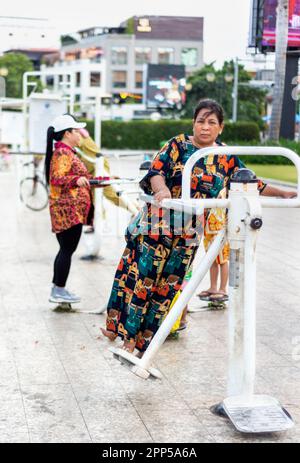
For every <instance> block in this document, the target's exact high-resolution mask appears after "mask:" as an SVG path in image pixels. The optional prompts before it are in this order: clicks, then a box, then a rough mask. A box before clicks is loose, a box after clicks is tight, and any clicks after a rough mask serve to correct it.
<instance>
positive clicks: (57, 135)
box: [45, 127, 73, 185]
mask: <svg viewBox="0 0 300 463" xmlns="http://www.w3.org/2000/svg"><path fill="white" fill-rule="evenodd" d="M72 130H73V129H66V130H62V131H61V132H54V127H49V128H48V131H47V149H46V159H45V176H46V181H47V184H48V185H49V178H50V164H51V159H52V155H53V141H54V140H55V141H61V140H62V139H63V138H64V135H65V133H66V132H72Z"/></svg>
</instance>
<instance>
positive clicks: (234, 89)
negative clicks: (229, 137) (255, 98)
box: [232, 58, 239, 122]
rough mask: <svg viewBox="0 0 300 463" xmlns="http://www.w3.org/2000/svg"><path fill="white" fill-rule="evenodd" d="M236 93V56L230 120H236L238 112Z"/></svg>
mask: <svg viewBox="0 0 300 463" xmlns="http://www.w3.org/2000/svg"><path fill="white" fill-rule="evenodd" d="M238 94H239V60H238V58H236V59H235V61H234V84H233V94H232V100H233V101H232V121H233V122H236V121H237V113H238Z"/></svg>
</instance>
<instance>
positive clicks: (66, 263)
mask: <svg viewBox="0 0 300 463" xmlns="http://www.w3.org/2000/svg"><path fill="white" fill-rule="evenodd" d="M81 232H82V224H81V223H80V224H78V225H74V227H71V228H69V229H68V230H65V231H63V232H61V233H57V234H56V238H57V241H58V242H59V245H60V250H59V253H58V254H57V256H56V258H55V261H54V276H53V284H55V285H56V286H60V287H62V288H64V287H65V286H66V282H67V279H68V276H69V272H70V268H71V260H72V255H73V254H74V252H75V251H76V249H77V246H78V243H79V240H80V237H81Z"/></svg>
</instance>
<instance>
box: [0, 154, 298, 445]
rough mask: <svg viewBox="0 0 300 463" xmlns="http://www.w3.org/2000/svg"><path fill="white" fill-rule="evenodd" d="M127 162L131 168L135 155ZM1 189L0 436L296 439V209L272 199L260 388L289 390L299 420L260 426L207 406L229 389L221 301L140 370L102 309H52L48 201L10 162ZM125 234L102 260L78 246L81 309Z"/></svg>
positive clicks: (106, 281) (75, 276) (74, 275)
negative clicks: (30, 199) (118, 345)
mask: <svg viewBox="0 0 300 463" xmlns="http://www.w3.org/2000/svg"><path fill="white" fill-rule="evenodd" d="M126 166H127V169H128V170H129V171H130V175H132V167H133V168H136V165H135V163H133V164H131V163H130V161H127V164H126ZM114 172H115V173H116V174H117V173H118V172H117V169H116V166H115V170H114ZM122 173H124V171H123V169H122ZM0 195H1V196H0V198H1V200H0V217H1V225H0V270H1V271H0V275H1V276H0V371H1V374H0V442H111V443H112V442H168V443H169V442H190V443H193V442H257V441H259V442H290V441H291V442H299V441H300V303H299V299H300V284H299V283H300V264H299V260H300V250H299V236H300V235H299V234H300V210H282V209H278V210H275V209H273V210H264V221H265V226H264V228H263V230H262V232H261V235H260V239H259V245H258V298H257V312H258V322H257V323H258V325H257V326H258V340H257V350H258V352H257V381H256V392H258V393H266V394H270V395H273V396H275V397H276V398H278V399H279V400H280V401H282V403H283V404H284V405H285V407H286V408H287V409H288V410H289V412H290V413H291V414H292V416H293V418H294V419H295V422H296V424H295V427H294V428H293V429H292V430H290V431H289V432H287V433H284V434H276V435H275V434H273V435H264V436H255V437H253V436H247V435H241V434H239V433H237V432H236V431H235V430H234V429H233V427H232V426H231V425H230V423H228V422H227V421H225V420H224V419H221V418H218V417H216V416H214V415H212V414H211V412H210V411H209V407H210V406H211V405H213V404H215V403H217V402H218V401H220V400H222V399H223V398H224V397H225V396H226V362H227V330H226V327H227V314H226V313H225V312H204V313H201V314H200V313H198V314H190V315H189V326H188V329H187V330H186V332H184V333H182V335H181V337H180V340H179V341H168V342H166V343H165V345H164V346H163V348H162V350H161V351H160V353H159V355H158V357H157V359H156V366H157V367H158V368H159V369H160V370H161V372H162V373H163V376H164V379H163V381H151V380H149V381H144V380H142V379H140V378H137V377H135V376H134V375H132V374H131V373H130V372H129V371H128V370H126V369H125V368H124V367H122V366H121V365H120V364H119V363H118V362H117V361H115V360H114V359H113V358H112V355H111V353H110V352H108V347H109V345H108V343H107V341H106V340H104V339H103V338H102V337H101V336H100V331H99V327H100V326H101V325H103V323H104V316H103V315H102V316H101V315H91V314H82V313H81V314H57V313H54V312H52V311H51V307H50V305H49V303H48V296H49V290H50V281H51V276H52V275H51V274H52V262H53V258H54V256H55V253H56V251H57V244H56V241H55V238H54V237H53V235H51V233H50V222H49V217H48V211H43V212H39V213H35V212H31V211H29V210H25V209H24V208H23V207H22V206H21V205H20V204H19V202H18V189H17V181H16V178H15V175H14V172H13V171H12V172H10V173H3V174H0ZM115 214H116V208H113V207H112V208H111V210H110V211H109V213H108V223H109V224H110V225H111V226H112V227H114V226H115V220H116V219H115ZM122 217H123V223H125V222H126V220H127V217H126V213H124V214H123V215H122ZM121 228H122V226H121ZM123 244H124V242H123V240H122V237H121V236H119V237H117V236H106V237H105V238H104V239H103V246H102V250H101V254H102V256H103V257H104V260H103V261H101V262H94V263H87V262H83V261H80V260H79V257H80V255H81V254H82V252H83V248H82V247H81V248H80V249H79V250H78V252H77V254H76V256H75V257H74V261H73V266H72V272H71V275H70V280H69V283H70V287H71V288H72V289H75V290H76V292H77V293H79V294H80V295H81V296H82V299H83V303H82V308H83V309H87V310H96V309H97V308H99V307H100V306H101V305H103V304H104V303H105V301H106V299H107V296H108V294H109V291H110V287H111V283H112V277H113V273H114V270H115V267H116V264H117V262H118V259H119V257H120V253H121V250H122V248H123ZM205 283H206V284H207V280H206V282H205ZM205 283H203V285H202V286H201V287H202V288H203V289H204V288H205V286H206V284H205ZM197 303H198V302H197V300H196V299H193V301H192V304H197Z"/></svg>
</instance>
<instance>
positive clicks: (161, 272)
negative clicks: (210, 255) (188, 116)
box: [102, 99, 293, 355]
mask: <svg viewBox="0 0 300 463" xmlns="http://www.w3.org/2000/svg"><path fill="white" fill-rule="evenodd" d="M223 120H224V115H223V109H222V107H221V106H220V105H219V104H218V103H217V102H215V101H214V100H210V99H205V100H201V101H200V102H199V104H198V105H197V107H196V109H195V113H194V120H193V135H191V136H189V135H186V134H181V135H178V136H176V137H174V138H172V139H171V140H170V141H169V142H168V143H167V144H166V145H165V146H164V147H163V148H162V149H161V151H160V152H159V153H158V154H157V155H156V157H155V158H154V160H153V162H152V165H151V168H150V170H149V172H148V173H147V175H146V176H145V177H144V178H143V180H142V181H141V184H140V185H141V188H142V189H143V190H144V192H145V193H147V194H152V195H153V197H154V199H155V200H156V201H157V202H159V203H160V202H161V201H162V200H163V199H169V198H180V197H181V189H182V172H183V169H184V166H185V164H186V162H187V160H188V159H189V158H190V157H191V156H192V155H193V154H194V153H195V152H196V151H198V150H199V148H205V147H209V146H216V140H217V138H218V136H219V135H220V134H221V133H222V130H223V127H224V124H223ZM241 167H244V165H243V163H242V162H241V161H240V159H239V158H238V157H237V156H228V155H218V156H216V155H209V156H207V157H205V158H204V159H200V160H199V161H198V162H197V163H196V164H195V165H194V167H193V170H192V173H191V196H192V197H193V198H216V197H218V195H219V193H220V192H221V191H222V190H223V189H224V188H225V187H226V186H227V184H228V182H229V180H230V178H231V176H232V175H233V174H234V172H235V171H236V170H238V169H239V168H241ZM259 189H260V192H261V193H262V194H263V195H268V196H282V197H291V195H293V193H290V194H288V193H286V192H283V191H282V190H279V189H277V188H272V187H270V186H267V185H265V184H263V183H262V182H260V184H259ZM184 221H185V222H184V224H182V214H181V213H176V212H174V211H170V210H167V209H163V208H160V207H154V206H151V205H149V204H148V205H145V207H144V208H143V209H142V211H140V213H139V214H138V215H137V217H135V219H134V220H133V221H132V222H131V223H130V224H129V226H128V228H127V232H126V241H127V244H126V248H125V251H124V253H123V255H122V257H121V260H120V263H119V265H118V268H117V271H116V274H115V278H114V282H113V287H112V291H111V295H110V299H109V302H108V307H107V319H106V329H102V333H103V334H104V335H105V336H106V337H108V338H109V339H110V340H112V341H113V340H114V339H115V338H116V337H117V336H120V337H121V338H122V339H123V340H124V344H123V348H124V349H126V350H127V351H129V352H133V351H134V349H135V348H136V349H137V350H138V351H139V352H140V353H141V355H142V354H143V352H145V350H146V349H147V347H148V346H149V344H150V342H151V340H152V338H153V336H154V334H155V333H156V331H157V330H158V328H159V326H160V324H161V323H162V320H163V319H164V315H165V314H166V312H167V311H168V310H169V307H170V304H171V302H172V300H173V298H174V296H175V294H176V293H177V291H178V290H179V289H180V288H181V286H182V283H183V279H184V277H185V274H186V273H187V271H188V269H189V267H190V265H191V263H192V261H193V259H194V257H195V255H196V252H197V249H198V247H199V243H200V240H201V237H202V235H203V224H204V217H196V216H191V215H189V216H188V217H186V216H185V217H184Z"/></svg>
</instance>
